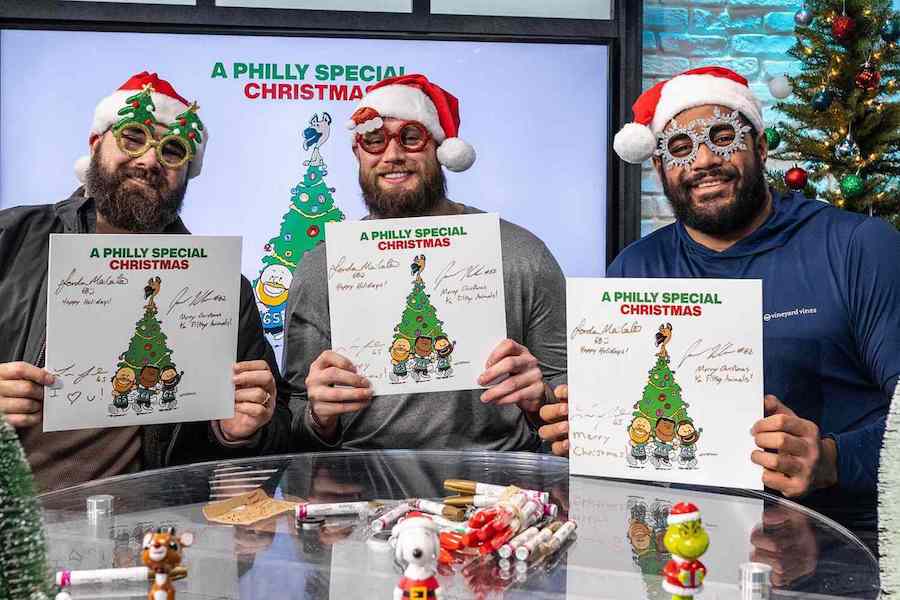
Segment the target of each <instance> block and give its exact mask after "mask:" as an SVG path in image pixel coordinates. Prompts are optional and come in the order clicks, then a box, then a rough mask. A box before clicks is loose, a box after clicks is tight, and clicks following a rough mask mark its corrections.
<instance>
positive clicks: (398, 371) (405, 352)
mask: <svg viewBox="0 0 900 600" xmlns="http://www.w3.org/2000/svg"><path fill="white" fill-rule="evenodd" d="M410 350H411V347H410V345H409V340H408V339H406V338H402V337H400V338H397V339H395V340H394V343H393V344H391V364H392V365H393V369H392V370H391V376H390V379H391V382H392V383H403V382H405V381H406V377H407V376H408V375H409V370H408V369H407V363H408V361H409V356H410Z"/></svg>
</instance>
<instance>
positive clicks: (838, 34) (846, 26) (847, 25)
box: [831, 15, 856, 43]
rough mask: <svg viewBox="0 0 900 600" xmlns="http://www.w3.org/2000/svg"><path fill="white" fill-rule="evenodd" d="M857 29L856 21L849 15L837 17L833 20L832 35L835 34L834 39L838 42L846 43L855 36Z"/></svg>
mask: <svg viewBox="0 0 900 600" xmlns="http://www.w3.org/2000/svg"><path fill="white" fill-rule="evenodd" d="M855 31H856V21H854V20H853V19H851V18H850V17H848V16H847V15H841V16H839V17H835V19H834V21H832V22H831V35H833V36H834V39H835V40H837V41H838V42H841V43H844V42H846V41H848V40H849V39H850V38H851V37H853V33H854V32H855Z"/></svg>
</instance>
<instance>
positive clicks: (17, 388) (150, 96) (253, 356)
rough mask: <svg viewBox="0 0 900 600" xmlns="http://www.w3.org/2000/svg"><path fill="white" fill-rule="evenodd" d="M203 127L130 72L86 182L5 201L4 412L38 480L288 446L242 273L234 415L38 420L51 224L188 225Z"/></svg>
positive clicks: (64, 229) (84, 170) (84, 165)
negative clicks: (90, 423) (39, 201)
mask: <svg viewBox="0 0 900 600" xmlns="http://www.w3.org/2000/svg"><path fill="white" fill-rule="evenodd" d="M206 137H207V132H206V131H205V130H204V129H203V125H202V123H201V122H200V120H199V118H198V117H197V107H196V104H194V105H190V106H189V105H188V103H187V101H185V100H184V99H183V98H181V97H180V96H178V94H177V93H176V92H175V90H174V89H173V88H172V86H171V85H169V83H168V82H166V81H164V80H161V79H159V78H158V77H157V76H156V74H148V73H146V72H145V73H141V74H139V75H135V76H134V77H132V78H131V79H129V80H128V81H127V82H126V83H125V84H123V86H122V87H121V88H120V89H119V90H117V91H116V92H114V93H113V94H112V95H110V96H109V97H107V98H105V99H104V100H102V101H101V102H100V104H99V105H98V106H97V108H96V110H95V114H94V123H93V127H92V130H91V135H90V138H89V144H90V157H89V158H87V157H85V158H84V159H80V160H79V163H76V164H77V166H76V172H77V173H78V175H79V177H80V178H81V179H82V181H84V182H85V186H84V187H82V188H79V189H78V190H76V191H75V193H74V194H73V195H72V196H71V197H70V198H68V199H67V200H64V201H62V202H59V203H57V204H53V205H44V206H21V207H16V208H11V209H7V210H2V211H0V412H2V413H4V414H5V418H6V419H7V421H9V423H10V424H11V425H13V426H14V427H15V428H16V429H17V431H18V434H19V437H20V439H21V441H22V445H23V446H24V448H25V451H26V454H27V455H28V459H29V462H30V463H31V466H32V469H33V470H34V473H35V479H36V481H37V483H38V486H39V488H40V489H41V491H47V490H51V489H57V488H60V487H64V486H68V485H74V484H77V483H81V482H84V481H90V480H92V479H96V478H100V477H109V476H112V475H118V474H121V473H129V472H134V471H137V470H140V469H152V468H158V467H163V466H169V465H174V464H180V463H187V462H197V461H202V460H212V459H219V458H232V457H242V456H250V455H257V454H268V453H275V452H279V451H284V450H286V449H287V447H288V446H289V443H290V421H291V416H290V409H289V408H288V406H287V404H286V403H282V402H278V401H277V386H276V381H277V378H278V375H277V374H278V367H277V364H276V362H275V356H274V353H273V352H272V349H271V347H270V346H269V344H268V343H267V342H266V341H265V338H264V337H263V331H262V325H261V323H260V320H259V314H258V313H257V311H256V304H255V302H254V301H253V294H252V291H251V287H250V284H249V282H248V281H247V280H246V279H245V278H243V277H242V278H241V297H240V320H239V325H238V327H239V329H238V347H237V357H236V358H237V362H236V363H235V365H234V369H233V371H234V385H235V398H234V400H235V415H234V417H233V418H231V419H223V420H221V421H212V422H195V423H178V424H163V425H148V426H143V427H138V426H135V427H115V428H104V429H90V430H76V431H58V432H47V433H45V432H43V431H42V427H41V420H42V412H43V406H42V403H43V398H44V387H45V386H48V385H51V384H52V383H53V379H54V378H53V375H52V374H51V373H49V372H48V371H46V370H45V369H44V368H43V367H44V354H45V350H46V339H47V336H46V317H47V267H48V251H49V240H50V234H51V233H172V234H187V233H190V232H189V231H188V230H187V229H186V228H185V226H184V224H183V223H182V222H181V219H180V218H179V217H178V214H179V211H180V209H181V204H182V200H183V198H184V193H185V190H186V188H187V180H188V178H190V177H194V176H196V175H198V174H199V172H200V168H201V165H202V160H203V152H204V150H205V146H206ZM160 138H165V140H164V141H166V143H160V141H159V139H160ZM174 138H178V139H174Z"/></svg>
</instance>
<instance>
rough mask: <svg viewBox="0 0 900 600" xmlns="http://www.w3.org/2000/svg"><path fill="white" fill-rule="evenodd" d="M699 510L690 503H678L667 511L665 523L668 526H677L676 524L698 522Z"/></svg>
mask: <svg viewBox="0 0 900 600" xmlns="http://www.w3.org/2000/svg"><path fill="white" fill-rule="evenodd" d="M699 520H700V509H699V508H697V506H696V505H695V504H693V503H691V502H679V503H678V504H676V505H675V506H673V507H672V510H670V511H669V517H668V519H667V521H666V522H667V523H668V524H669V525H677V524H678V523H687V522H688V521H699Z"/></svg>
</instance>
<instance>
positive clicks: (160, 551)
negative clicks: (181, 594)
mask: <svg viewBox="0 0 900 600" xmlns="http://www.w3.org/2000/svg"><path fill="white" fill-rule="evenodd" d="M193 542H194V536H193V534H191V533H189V532H185V533H182V534H181V535H180V536H177V537H176V536H175V528H174V527H159V528H157V530H156V532H152V531H148V532H147V534H146V535H145V536H144V551H143V552H142V553H141V560H142V561H143V562H144V564H145V565H146V566H147V568H148V569H150V570H151V571H153V572H154V573H156V577H155V578H154V579H153V583H151V584H150V591H149V592H148V593H147V600H175V588H174V587H173V586H172V582H171V580H170V577H169V574H170V573H171V572H172V570H173V569H175V567H177V566H178V565H180V564H181V548H182V547H183V546H184V547H187V546H190V545H191V544H192V543H193Z"/></svg>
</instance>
